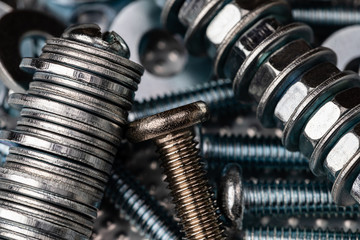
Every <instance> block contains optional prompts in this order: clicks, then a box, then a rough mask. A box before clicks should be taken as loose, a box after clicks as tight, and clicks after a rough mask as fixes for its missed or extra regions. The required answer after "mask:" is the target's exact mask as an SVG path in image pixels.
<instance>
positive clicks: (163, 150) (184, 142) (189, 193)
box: [155, 130, 224, 240]
mask: <svg viewBox="0 0 360 240" xmlns="http://www.w3.org/2000/svg"><path fill="white" fill-rule="evenodd" d="M155 142H156V144H157V146H158V152H159V153H160V155H161V156H160V159H161V161H162V165H163V167H164V173H165V175H166V181H167V182H168V183H169V189H170V190H171V194H172V196H173V202H174V203H175V208H176V212H177V215H178V217H179V218H180V221H181V225H182V228H183V231H184V233H185V236H186V239H189V240H193V239H194V240H195V239H197V240H198V239H224V237H223V236H222V235H223V230H222V229H221V224H220V221H219V215H218V214H217V212H216V211H217V209H216V207H215V206H214V203H213V200H212V193H211V190H210V186H209V184H208V182H207V179H206V176H205V175H206V173H205V170H204V168H203V164H202V163H201V162H200V157H199V154H198V153H199V150H197V149H196V148H195V146H196V144H197V143H196V142H195V140H194V133H193V132H192V131H190V130H185V131H182V132H177V133H171V134H168V135H166V136H164V137H160V138H157V139H156V140H155Z"/></svg>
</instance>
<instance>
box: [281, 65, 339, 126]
mask: <svg viewBox="0 0 360 240" xmlns="http://www.w3.org/2000/svg"><path fill="white" fill-rule="evenodd" d="M335 72H338V70H337V68H336V67H335V66H334V65H333V64H331V63H323V64H319V65H317V66H315V67H314V68H312V69H310V70H309V71H308V72H307V73H305V74H304V75H303V77H302V78H301V79H300V81H299V82H297V83H295V84H294V85H292V86H291V87H290V88H289V89H288V90H287V91H286V92H285V94H284V95H283V96H282V98H281V99H280V101H279V102H278V104H277V105H276V108H275V112H274V114H275V116H276V117H277V118H278V119H279V120H280V121H281V122H282V123H283V124H285V123H286V122H287V121H288V120H289V118H290V116H291V115H292V113H293V112H294V111H295V109H296V108H297V107H298V105H299V104H300V103H301V101H302V100H303V99H304V98H305V97H306V96H307V95H308V94H309V93H310V91H312V90H313V89H314V88H316V87H317V86H319V85H320V84H321V83H322V82H324V81H325V80H326V79H328V77H329V76H330V74H332V73H335Z"/></svg>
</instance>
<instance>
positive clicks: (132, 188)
mask: <svg viewBox="0 0 360 240" xmlns="http://www.w3.org/2000/svg"><path fill="white" fill-rule="evenodd" d="M105 197H106V198H108V199H109V200H110V202H111V203H113V204H114V206H115V208H117V209H121V211H122V212H124V213H125V215H126V218H127V219H129V220H130V223H131V224H132V225H133V226H135V227H136V228H137V230H138V231H139V232H140V233H141V234H142V235H143V236H145V237H146V238H148V239H152V240H175V239H182V235H181V233H180V229H179V228H178V226H177V223H176V222H175V221H174V219H173V218H172V217H170V216H169V215H168V214H167V212H166V210H165V209H164V208H163V207H162V206H160V205H159V203H158V201H156V200H155V199H154V198H153V197H152V196H151V195H150V194H149V192H148V191H146V189H145V188H144V187H143V186H142V185H140V184H139V183H138V182H137V180H136V179H135V178H134V177H133V176H132V175H131V174H130V173H129V172H128V171H127V170H125V169H124V168H120V169H119V171H118V172H117V173H116V174H113V175H112V177H111V179H110V181H109V183H108V187H107V190H106V192H105Z"/></svg>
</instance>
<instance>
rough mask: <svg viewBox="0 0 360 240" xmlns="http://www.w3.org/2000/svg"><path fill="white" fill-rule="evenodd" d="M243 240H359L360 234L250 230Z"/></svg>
mask: <svg viewBox="0 0 360 240" xmlns="http://www.w3.org/2000/svg"><path fill="white" fill-rule="evenodd" d="M242 239H243V240H269V239H271V240H325V239H326V240H358V239H360V235H359V233H352V232H341V231H337V232H335V231H324V230H306V229H304V230H303V229H297V228H296V229H292V228H269V227H268V228H250V229H246V230H244V237H243V238H242Z"/></svg>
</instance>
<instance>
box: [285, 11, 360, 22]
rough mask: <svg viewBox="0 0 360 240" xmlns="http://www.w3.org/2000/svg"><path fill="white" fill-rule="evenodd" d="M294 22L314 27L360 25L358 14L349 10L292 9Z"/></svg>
mask: <svg viewBox="0 0 360 240" xmlns="http://www.w3.org/2000/svg"><path fill="white" fill-rule="evenodd" d="M292 14H293V16H294V20H295V21H299V22H306V23H309V24H314V25H336V26H346V25H355V24H359V23H360V13H359V11H358V10H357V9H350V8H347V9H346V8H306V9H301V8H298V9H293V10H292Z"/></svg>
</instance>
